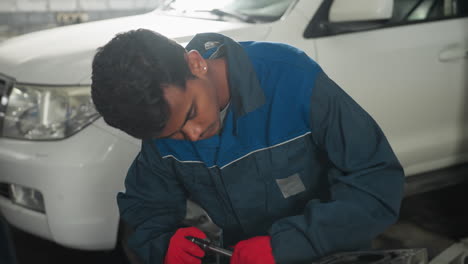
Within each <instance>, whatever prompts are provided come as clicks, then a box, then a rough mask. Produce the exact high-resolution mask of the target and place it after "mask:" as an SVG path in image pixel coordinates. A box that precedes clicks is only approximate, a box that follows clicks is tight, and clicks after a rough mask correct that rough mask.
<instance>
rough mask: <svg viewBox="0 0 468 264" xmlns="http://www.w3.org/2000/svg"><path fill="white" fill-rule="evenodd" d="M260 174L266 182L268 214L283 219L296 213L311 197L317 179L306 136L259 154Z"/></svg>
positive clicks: (312, 155)
mask: <svg viewBox="0 0 468 264" xmlns="http://www.w3.org/2000/svg"><path fill="white" fill-rule="evenodd" d="M258 154H259V155H257V161H258V164H259V167H260V171H261V173H262V175H263V177H265V178H266V179H267V182H268V205H267V208H268V211H269V212H270V213H271V214H273V215H275V216H277V217H282V216H286V215H291V214H295V213H299V212H300V211H302V209H303V208H304V206H305V204H306V203H307V202H308V201H309V200H310V199H311V198H313V196H314V190H315V188H316V186H317V183H318V181H319V179H315V178H314V177H313V175H314V174H315V173H313V172H314V170H316V169H317V170H318V169H319V168H318V167H317V168H315V165H316V162H314V147H313V145H312V142H311V139H310V137H309V136H308V135H305V136H303V137H300V138H297V139H294V140H291V141H289V142H287V143H284V144H281V145H278V146H273V147H272V148H269V149H266V150H265V151H262V152H260V153H258Z"/></svg>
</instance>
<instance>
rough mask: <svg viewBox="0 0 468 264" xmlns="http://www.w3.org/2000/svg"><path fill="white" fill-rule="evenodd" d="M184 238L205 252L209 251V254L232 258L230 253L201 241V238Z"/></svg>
mask: <svg viewBox="0 0 468 264" xmlns="http://www.w3.org/2000/svg"><path fill="white" fill-rule="evenodd" d="M185 238H186V239H188V240H190V241H192V242H193V243H195V244H197V245H199V246H200V247H201V248H202V249H203V250H205V251H211V252H213V253H216V254H219V255H223V256H227V257H232V251H230V250H227V249H224V248H220V247H217V246H215V245H213V244H212V243H211V242H210V241H208V240H205V239H201V238H198V237H193V236H186V237H185Z"/></svg>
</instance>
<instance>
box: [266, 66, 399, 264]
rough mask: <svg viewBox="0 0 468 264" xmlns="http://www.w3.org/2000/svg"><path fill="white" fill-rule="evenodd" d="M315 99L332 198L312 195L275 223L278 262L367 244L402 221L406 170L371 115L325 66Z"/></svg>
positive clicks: (314, 118) (315, 125)
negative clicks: (297, 210)
mask: <svg viewBox="0 0 468 264" xmlns="http://www.w3.org/2000/svg"><path fill="white" fill-rule="evenodd" d="M311 98H312V99H311V105H310V125H311V131H312V134H311V135H312V139H313V142H314V143H315V144H316V146H317V148H318V149H319V150H320V151H321V152H322V153H323V154H324V155H326V157H327V158H328V160H329V163H330V169H329V172H328V182H329V186H330V190H329V193H330V199H329V200H327V201H319V200H311V201H309V202H308V203H307V205H306V207H305V208H304V210H303V214H302V215H296V216H291V217H286V218H283V219H280V220H279V221H277V222H275V223H274V224H273V225H272V227H271V229H270V235H271V236H272V248H273V255H274V257H275V260H276V262H277V263H297V262H302V261H307V260H308V261H309V262H310V260H317V259H319V258H321V257H323V256H326V255H329V254H332V253H335V252H343V251H353V250H360V249H361V250H362V249H365V248H368V247H369V246H370V243H371V241H372V239H374V238H375V237H376V236H377V235H378V234H379V233H381V232H383V231H384V230H385V229H386V228H387V227H388V226H389V225H391V224H392V223H394V222H395V221H396V220H397V218H398V214H399V209H400V203H401V199H402V195H403V185H404V172H403V169H402V167H401V165H400V163H399V161H398V160H397V158H396V156H395V154H394V153H393V151H392V149H391V147H390V145H389V143H388V141H387V139H386V137H385V136H384V134H383V132H382V131H381V129H380V128H379V127H378V125H377V124H376V122H375V121H374V120H373V119H372V118H371V117H370V115H369V114H368V113H366V112H365V111H364V110H363V109H362V108H361V107H360V106H359V105H358V104H357V103H356V102H355V101H353V99H352V98H351V97H350V96H348V95H347V94H346V93H345V92H344V91H343V90H342V89H341V88H340V87H338V85H337V84H335V83H334V82H333V81H332V80H330V79H329V78H328V77H327V76H326V75H325V73H323V72H322V71H321V72H320V73H318V77H317V79H316V83H315V86H314V87H313V90H312V97H311Z"/></svg>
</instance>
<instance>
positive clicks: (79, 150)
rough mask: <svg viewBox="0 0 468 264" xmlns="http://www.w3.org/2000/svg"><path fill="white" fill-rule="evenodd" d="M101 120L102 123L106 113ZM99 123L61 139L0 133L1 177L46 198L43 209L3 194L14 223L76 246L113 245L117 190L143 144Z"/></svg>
mask: <svg viewBox="0 0 468 264" xmlns="http://www.w3.org/2000/svg"><path fill="white" fill-rule="evenodd" d="M97 123H98V124H99V123H101V125H102V119H99V120H98V121H97ZM101 127H102V126H99V125H98V126H97V125H95V124H93V125H91V126H88V127H87V128H85V129H84V130H82V131H80V132H79V133H77V134H75V135H74V136H72V137H70V138H67V139H65V140H61V141H50V142H40V141H19V140H10V139H5V138H3V139H0V167H1V168H2V172H1V173H0V183H7V184H18V185H21V186H25V187H29V188H33V189H36V190H38V191H40V192H41V193H42V195H43V197H44V203H45V214H43V213H39V212H35V211H32V210H29V209H26V208H23V207H21V206H18V205H16V204H13V203H12V202H11V200H10V199H8V198H7V197H4V196H3V197H2V196H0V210H1V212H2V213H3V214H4V216H5V218H6V219H7V221H8V222H9V223H10V224H12V225H14V226H16V227H18V228H19V229H22V230H24V231H27V232H29V233H32V234H34V235H37V236H40V237H43V238H45V239H48V240H52V241H54V242H56V243H58V244H61V245H64V246H68V247H72V248H77V249H87V250H104V249H111V248H113V247H114V246H115V242H116V237H117V229H118V223H119V218H118V209H117V204H116V200H115V196H116V194H117V192H119V191H121V190H123V182H124V179H125V175H126V172H127V169H128V167H129V166H130V163H131V162H132V160H133V159H134V157H135V155H136V154H137V152H138V150H139V145H138V144H136V143H135V141H131V140H127V139H126V138H125V137H122V136H120V135H119V133H109V130H107V129H106V130H104V129H102V128H101Z"/></svg>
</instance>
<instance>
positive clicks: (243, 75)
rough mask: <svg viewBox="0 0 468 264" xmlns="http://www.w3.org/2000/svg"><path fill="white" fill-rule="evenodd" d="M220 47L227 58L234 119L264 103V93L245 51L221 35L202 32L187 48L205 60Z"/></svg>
mask: <svg viewBox="0 0 468 264" xmlns="http://www.w3.org/2000/svg"><path fill="white" fill-rule="evenodd" d="M221 46H224V47H223V48H224V49H225V56H226V57H227V67H228V82H229V90H230V96H231V105H232V107H233V110H234V118H235V119H236V120H237V119H238V118H239V117H241V116H243V115H245V114H246V113H249V112H251V111H253V110H255V109H257V108H258V107H260V106H261V105H263V104H264V103H265V94H264V92H263V90H262V88H261V87H260V82H259V81H258V78H257V74H256V73H255V70H254V68H253V65H252V63H251V61H250V59H249V57H248V56H247V53H246V52H245V51H244V48H243V47H242V46H241V45H240V44H239V43H237V42H235V41H234V40H232V39H230V38H228V37H226V36H224V35H221V34H217V33H202V34H197V35H195V37H194V38H193V39H192V40H191V41H190V42H189V43H188V44H187V47H186V49H187V50H188V51H190V50H194V49H195V50H197V51H198V52H200V54H202V55H203V57H205V58H206V57H208V56H209V54H212V53H214V52H215V51H216V50H217V49H218V48H219V47H221Z"/></svg>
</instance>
